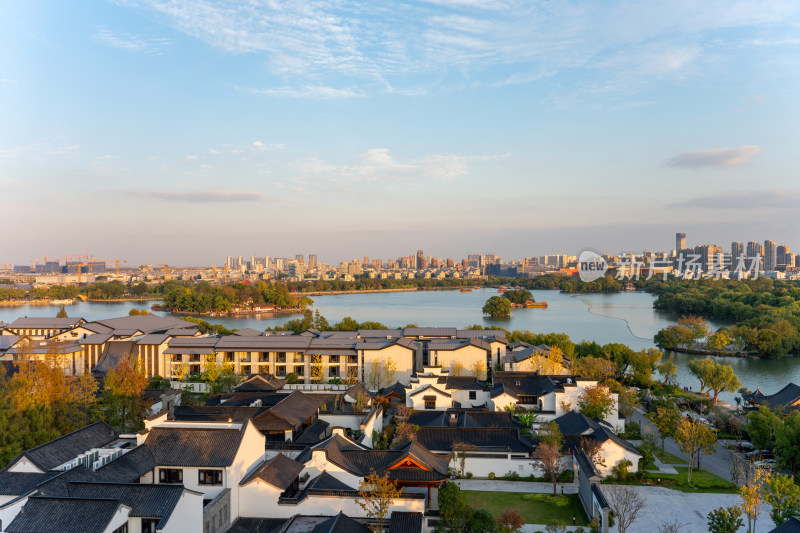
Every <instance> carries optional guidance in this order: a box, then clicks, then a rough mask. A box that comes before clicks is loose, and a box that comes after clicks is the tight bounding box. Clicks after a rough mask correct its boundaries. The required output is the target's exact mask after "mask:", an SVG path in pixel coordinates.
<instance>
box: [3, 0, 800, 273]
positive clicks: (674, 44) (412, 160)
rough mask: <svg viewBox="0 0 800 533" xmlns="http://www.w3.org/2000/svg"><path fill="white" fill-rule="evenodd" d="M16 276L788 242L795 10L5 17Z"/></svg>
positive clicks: (7, 167) (285, 8)
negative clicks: (118, 262) (51, 267)
mask: <svg viewBox="0 0 800 533" xmlns="http://www.w3.org/2000/svg"><path fill="white" fill-rule="evenodd" d="M0 44H1V45H0V123H2V124H3V125H4V127H3V128H0V190H1V191H2V192H3V194H2V196H3V198H4V199H5V200H6V201H5V202H3V205H4V217H3V218H4V220H5V223H4V229H5V230H6V234H7V235H11V236H12V238H11V239H8V240H6V246H5V247H4V250H3V251H4V253H3V254H2V255H3V258H2V260H0V261H8V262H12V263H26V262H29V261H30V259H31V258H36V257H39V258H41V257H42V256H43V255H45V254H46V255H49V256H51V257H53V256H56V255H64V254H77V253H91V254H94V255H96V256H100V257H112V258H116V257H119V258H123V259H127V260H128V261H129V263H134V264H136V263H141V262H165V263H170V264H203V263H206V264H210V263H217V264H219V263H220V262H221V260H222V258H224V256H226V255H251V254H255V255H264V254H267V255H272V256H288V255H294V254H295V253H317V254H318V255H319V257H320V259H321V260H323V261H329V262H334V261H339V260H343V259H349V258H353V257H361V256H363V255H369V256H370V257H397V256H399V255H406V254H410V253H413V252H414V251H415V250H416V249H417V248H423V249H424V250H425V251H426V252H428V253H432V254H435V255H440V256H455V257H462V256H464V255H465V254H466V253H468V252H475V251H485V252H489V251H493V252H496V253H498V254H500V255H501V256H503V257H518V256H523V255H532V254H542V253H555V252H562V253H575V252H577V251H578V250H579V249H581V248H583V247H586V246H591V247H594V248H598V249H602V250H605V251H611V252H614V251H619V250H636V249H642V248H650V249H670V248H671V247H672V246H673V243H674V233H675V232H676V231H686V232H687V233H688V242H689V244H702V243H707V242H717V243H720V244H723V245H724V246H726V247H727V246H728V244H729V243H730V241H731V240H741V241H747V240H760V241H763V240H764V239H773V240H776V241H779V242H785V243H787V244H789V245H792V246H793V249H794V248H797V247H800V241H799V240H798V238H797V231H796V229H797V217H798V215H799V214H800V207H799V206H800V186H799V185H798V174H799V173H800V172H799V171H800V153H798V151H797V146H798V141H800V128H798V124H800V104H798V98H797V94H800V84H799V83H798V81H800V4H798V3H797V2H796V1H786V2H781V1H771V2H758V1H746V2H736V1H713V0H712V1H703V2H700V1H698V2H686V1H679V0H678V1H672V2H651V1H611V2H515V1H513V0H509V1H503V0H485V1H475V0H433V1H430V2H408V3H386V2H380V3H379V2H374V3H369V2H368V3H355V2H339V1H336V0H322V1H319V2H278V1H257V0H252V1H223V2H211V1H205V0H203V1H195V2H189V1H179V0H130V1H128V0H120V1H116V2H107V3H106V2H91V1H87V2H58V1H52V2H49V1H36V0H33V1H26V2H7V3H5V4H4V5H3V6H2V7H0Z"/></svg>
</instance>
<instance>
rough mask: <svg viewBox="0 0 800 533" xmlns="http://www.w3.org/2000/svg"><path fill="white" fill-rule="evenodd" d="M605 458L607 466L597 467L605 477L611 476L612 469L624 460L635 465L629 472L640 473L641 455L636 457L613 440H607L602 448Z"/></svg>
mask: <svg viewBox="0 0 800 533" xmlns="http://www.w3.org/2000/svg"><path fill="white" fill-rule="evenodd" d="M601 451H602V454H603V457H604V458H605V463H606V466H600V465H595V466H596V467H597V470H598V471H600V473H601V474H603V475H604V476H610V475H611V469H612V468H613V467H615V466H616V465H618V464H619V462H620V461H622V460H623V459H627V460H628V461H630V462H631V463H633V465H632V466H631V467H629V468H628V472H630V473H631V474H634V473H636V472H638V471H639V459H641V456H640V455H636V454H635V453H633V452H631V451H628V450H626V449H625V448H623V447H622V446H620V445H618V444H617V443H615V442H614V441H612V440H607V441H606V442H604V443H603V447H602V448H601Z"/></svg>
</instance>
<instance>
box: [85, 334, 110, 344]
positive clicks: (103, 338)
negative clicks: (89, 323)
mask: <svg viewBox="0 0 800 533" xmlns="http://www.w3.org/2000/svg"><path fill="white" fill-rule="evenodd" d="M113 336H114V335H112V334H111V333H92V334H91V335H87V336H86V337H84V338H83V339H80V340H79V341H78V344H80V345H81V346H85V345H98V346H99V345H100V344H105V343H106V342H108V340H109V339H110V338H111V337H113Z"/></svg>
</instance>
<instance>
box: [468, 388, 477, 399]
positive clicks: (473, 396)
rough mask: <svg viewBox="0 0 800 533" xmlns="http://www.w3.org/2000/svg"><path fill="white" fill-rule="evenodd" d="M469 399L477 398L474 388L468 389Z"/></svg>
mask: <svg viewBox="0 0 800 533" xmlns="http://www.w3.org/2000/svg"><path fill="white" fill-rule="evenodd" d="M469 399H470V400H477V399H478V393H477V392H475V391H474V390H471V391H469Z"/></svg>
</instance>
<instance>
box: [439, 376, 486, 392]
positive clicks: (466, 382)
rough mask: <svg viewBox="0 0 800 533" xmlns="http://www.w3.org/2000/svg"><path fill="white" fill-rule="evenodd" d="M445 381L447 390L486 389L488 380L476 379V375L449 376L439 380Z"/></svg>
mask: <svg viewBox="0 0 800 533" xmlns="http://www.w3.org/2000/svg"><path fill="white" fill-rule="evenodd" d="M442 381H444V388H445V390H484V389H486V382H485V381H479V380H477V379H475V377H474V376H447V377H445V378H442V379H440V380H439V382H442Z"/></svg>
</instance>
